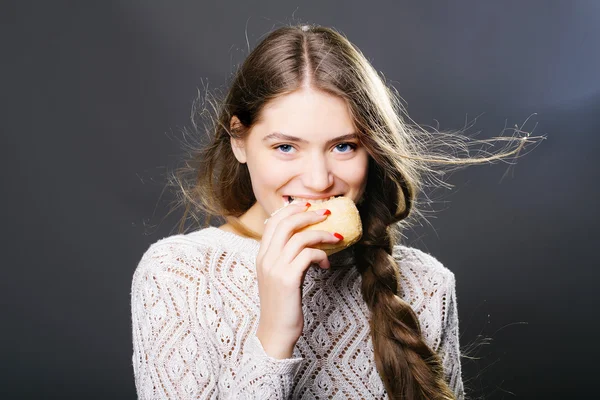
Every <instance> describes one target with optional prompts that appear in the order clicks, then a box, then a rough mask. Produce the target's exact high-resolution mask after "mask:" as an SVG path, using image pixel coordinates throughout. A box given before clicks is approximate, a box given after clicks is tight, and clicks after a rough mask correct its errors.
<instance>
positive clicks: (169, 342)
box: [131, 244, 220, 400]
mask: <svg viewBox="0 0 600 400" xmlns="http://www.w3.org/2000/svg"><path fill="white" fill-rule="evenodd" d="M170 247H171V245H166V244H158V245H157V244H154V245H152V246H151V247H150V248H149V249H148V251H147V252H146V253H145V254H144V256H143V257H142V259H141V261H140V262H139V264H138V267H137V269H136V271H135V274H134V276H133V283H132V289H131V315H132V331H133V371H134V377H135V386H136V390H137V395H138V399H140V400H150V399H192V398H200V399H215V398H218V386H217V374H218V371H219V368H220V365H219V359H218V356H217V354H216V353H215V351H214V348H212V347H211V346H210V343H211V341H210V340H208V337H207V335H206V332H204V331H203V330H201V329H200V330H199V329H196V328H195V325H196V324H195V323H194V322H195V321H193V319H192V316H191V313H190V307H189V300H190V294H191V293H190V290H191V289H192V287H193V286H192V285H191V283H192V282H190V281H189V278H188V279H186V277H185V276H180V275H178V272H179V270H178V269H179V268H180V267H181V264H182V262H181V259H178V257H177V255H176V254H174V253H173V249H172V248H170ZM186 280H187V282H186Z"/></svg>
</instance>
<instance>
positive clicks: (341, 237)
mask: <svg viewBox="0 0 600 400" xmlns="http://www.w3.org/2000/svg"><path fill="white" fill-rule="evenodd" d="M333 236H335V237H336V238H338V239H340V240H344V237H343V236H342V235H340V234H339V233H337V232H335V233H334V234H333Z"/></svg>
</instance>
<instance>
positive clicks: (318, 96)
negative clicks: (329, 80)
mask: <svg viewBox="0 0 600 400" xmlns="http://www.w3.org/2000/svg"><path fill="white" fill-rule="evenodd" d="M254 128H256V131H257V133H258V136H259V138H263V137H265V136H267V135H269V134H272V133H274V132H280V133H283V134H287V135H293V136H297V137H302V138H304V139H306V140H308V141H313V140H314V141H318V140H320V139H324V140H326V139H328V138H331V137H335V136H339V135H343V134H348V133H353V132H354V131H355V126H354V121H353V119H352V116H351V114H350V111H349V109H348V106H347V103H346V101H345V100H344V99H342V98H340V97H337V96H334V95H331V94H329V93H326V92H322V91H317V90H313V89H303V90H298V91H295V92H292V93H289V94H286V95H282V96H280V97H278V98H276V99H273V100H271V101H270V102H269V103H267V105H266V106H265V107H264V108H263V110H262V112H261V117H260V120H259V122H258V123H257V124H256V125H255V127H254ZM253 130H254V129H253Z"/></svg>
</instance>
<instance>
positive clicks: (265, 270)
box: [132, 25, 527, 399]
mask: <svg viewBox="0 0 600 400" xmlns="http://www.w3.org/2000/svg"><path fill="white" fill-rule="evenodd" d="M215 110H216V111H217V117H216V118H215V119H214V120H212V122H213V125H212V126H210V127H209V128H210V129H209V131H210V133H211V136H210V141H209V142H207V143H204V144H201V145H199V146H198V148H197V149H192V150H193V151H192V158H191V159H190V160H187V161H186V163H185V168H182V169H180V170H178V171H177V173H176V174H174V178H175V180H174V182H175V183H176V184H177V187H178V188H179V189H180V190H179V193H180V195H181V200H182V204H183V205H184V207H185V210H186V211H185V214H184V216H183V218H182V227H183V223H185V221H186V220H187V219H188V218H189V217H193V218H195V220H196V221H198V218H199V215H200V214H203V215H205V216H206V217H207V220H206V222H209V219H210V218H212V217H219V216H221V217H223V218H224V219H225V220H226V221H227V223H225V224H224V225H221V226H218V227H215V226H204V227H202V228H201V229H198V230H196V231H193V232H191V233H187V234H184V233H183V228H182V232H181V233H180V234H178V235H173V236H170V237H167V238H164V239H162V240H159V241H158V242H156V243H154V244H152V245H151V246H150V248H149V249H148V250H147V251H146V253H145V254H144V255H143V257H142V259H141V261H140V263H139V265H138V267H137V270H136V272H135V275H134V278H133V286H132V317H133V345H134V353H133V365H134V372H135V382H136V387H137V392H138V395H139V398H140V399H156V398H161V399H184V398H202V399H204V398H207V399H208V398H210V399H225V398H231V399H241V398H250V399H284V398H298V399H300V398H306V399H308V398H329V399H384V398H392V399H461V398H463V397H464V390H463V382H462V378H461V363H460V350H459V334H458V332H459V330H458V315H457V304H456V295H455V281H454V275H453V273H452V272H451V271H449V270H448V269H446V268H445V267H444V266H443V265H442V264H441V263H440V262H438V261H437V260H436V259H435V258H434V257H432V256H431V255H428V254H426V253H424V252H422V251H419V250H417V249H414V248H410V247H406V246H404V245H401V244H400V243H399V238H400V232H401V230H402V229H403V228H404V227H405V226H406V225H407V221H408V217H409V216H411V217H412V216H414V215H418V214H419V209H418V207H417V205H418V204H417V195H418V194H419V192H420V190H421V189H422V187H423V184H424V182H425V179H426V178H431V177H434V173H435V172H436V171H435V169H433V168H431V167H430V165H431V164H432V163H433V164H436V165H441V164H444V163H446V164H448V165H464V164H466V163H467V162H468V163H477V162H489V161H490V160H492V159H494V158H498V157H504V156H508V155H510V154H515V152H517V151H519V150H520V148H521V147H522V145H523V144H524V143H525V141H526V140H527V138H521V139H518V140H517V142H519V143H520V144H519V147H518V148H517V149H516V150H514V151H512V152H505V153H504V154H500V155H496V156H493V157H488V158H486V159H476V160H473V159H470V160H465V159H454V158H452V157H450V156H447V155H444V154H440V153H433V152H432V151H433V150H435V149H438V148H440V147H439V146H437V147H436V146H432V143H434V141H433V140H434V135H430V134H428V133H427V132H425V131H422V130H417V129H415V128H412V127H410V128H409V126H408V125H406V124H405V123H404V122H403V121H402V117H401V116H400V114H401V108H400V106H399V102H398V99H397V97H396V96H395V95H394V94H393V92H392V91H391V90H390V89H389V88H388V87H386V86H385V84H384V82H383V81H382V79H381V78H380V77H379V75H378V74H377V72H376V71H375V70H374V69H373V67H372V66H371V65H370V64H369V62H368V61H367V60H366V59H365V57H364V56H363V55H362V53H361V52H360V51H359V50H358V49H357V48H356V47H355V46H354V45H352V44H351V43H350V42H349V41H348V40H347V39H346V38H345V37H344V36H342V35H341V34H339V33H337V32H336V31H335V30H333V29H329V28H323V27H314V26H306V25H304V26H290V27H282V28H279V29H277V30H275V31H273V32H272V33H271V34H270V35H268V36H267V37H266V38H265V39H264V40H263V41H262V42H261V43H260V44H259V45H258V46H257V47H256V48H255V49H254V50H253V51H252V52H251V54H250V55H249V56H248V57H247V59H246V60H245V62H244V63H243V65H242V66H241V67H240V69H239V71H238V72H237V74H236V76H235V78H234V80H233V82H232V84H231V87H230V90H229V92H228V93H227V95H226V98H225V99H224V100H223V101H222V102H220V103H219V104H217V105H216V108H215ZM449 139H453V140H454V141H452V140H449ZM443 143H444V145H445V146H446V148H448V146H450V147H452V145H453V144H454V146H456V147H457V148H458V147H460V146H464V145H465V142H464V141H462V142H461V139H460V138H459V136H457V135H450V136H445V137H444V138H443ZM511 143H513V142H511ZM450 150H452V149H450ZM439 182H440V183H441V181H439ZM339 195H343V196H346V197H348V198H350V199H352V200H353V201H354V202H355V203H356V205H357V208H358V210H359V212H360V216H361V219H362V224H363V227H362V228H363V236H362V238H361V240H360V241H359V242H358V243H356V244H355V245H353V246H351V247H349V248H347V249H345V250H343V251H341V252H339V253H336V254H334V255H332V256H330V257H327V256H326V254H325V252H324V251H322V250H318V249H316V248H315V246H316V245H317V244H319V243H336V242H337V241H339V240H340V235H339V234H337V233H336V232H326V231H319V230H309V231H302V232H299V230H300V229H302V228H303V227H306V226H309V225H311V224H315V223H317V222H320V221H323V220H324V219H326V218H329V217H330V214H329V213H328V212H327V211H326V210H324V209H323V210H319V211H317V212H313V211H310V212H307V203H312V204H317V203H318V202H319V201H321V200H322V199H327V198H330V197H331V196H339ZM290 197H291V198H290ZM292 199H293V200H294V202H293V204H291V205H288V206H286V207H284V205H286V204H287V202H289V201H290V200H292ZM276 211H277V212H276ZM272 214H273V215H272Z"/></svg>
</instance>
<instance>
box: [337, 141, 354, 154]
mask: <svg viewBox="0 0 600 400" xmlns="http://www.w3.org/2000/svg"><path fill="white" fill-rule="evenodd" d="M340 146H342V147H344V146H347V147H349V148H350V149H351V150H355V149H356V144H354V143H340V144H338V145H337V146H335V147H336V149H338V150H340ZM342 153H349V151H343V152H342Z"/></svg>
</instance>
